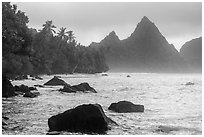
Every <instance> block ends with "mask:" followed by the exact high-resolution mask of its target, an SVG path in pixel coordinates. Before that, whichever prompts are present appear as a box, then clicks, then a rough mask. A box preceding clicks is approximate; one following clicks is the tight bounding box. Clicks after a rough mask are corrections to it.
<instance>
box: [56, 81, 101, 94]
mask: <svg viewBox="0 0 204 137" xmlns="http://www.w3.org/2000/svg"><path fill="white" fill-rule="evenodd" d="M59 91H62V92H68V93H75V92H77V91H81V92H87V91H90V92H93V93H97V92H96V90H95V89H94V88H93V87H91V86H90V85H89V84H88V83H81V84H78V85H74V86H69V85H65V86H64V88H62V89H60V90H59Z"/></svg>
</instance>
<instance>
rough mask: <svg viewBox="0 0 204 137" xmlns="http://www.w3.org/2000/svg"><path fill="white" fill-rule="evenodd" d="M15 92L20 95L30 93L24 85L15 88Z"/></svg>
mask: <svg viewBox="0 0 204 137" xmlns="http://www.w3.org/2000/svg"><path fill="white" fill-rule="evenodd" d="M15 91H17V92H22V93H27V92H30V89H29V87H28V86H25V85H23V84H22V85H20V86H15Z"/></svg>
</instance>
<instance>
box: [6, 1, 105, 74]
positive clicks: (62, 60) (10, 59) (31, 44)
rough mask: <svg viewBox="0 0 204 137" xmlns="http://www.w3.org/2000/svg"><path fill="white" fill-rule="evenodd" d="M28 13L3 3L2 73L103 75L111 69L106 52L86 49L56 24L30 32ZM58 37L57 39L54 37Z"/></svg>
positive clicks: (47, 22)
mask: <svg viewBox="0 0 204 137" xmlns="http://www.w3.org/2000/svg"><path fill="white" fill-rule="evenodd" d="M28 22H29V19H28V17H27V16H26V15H25V12H22V11H20V10H18V9H17V6H16V5H11V4H10V3H9V2H3V3H2V72H3V74H7V75H23V74H59V73H100V72H105V71H107V70H108V69H109V68H108V66H107V64H106V62H105V57H104V55H103V53H102V52H100V51H99V50H96V49H95V48H92V47H85V46H82V45H81V44H80V43H78V42H77V41H76V40H75V38H76V37H75V34H74V32H73V31H71V30H69V31H67V30H66V28H64V27H62V28H60V29H59V31H58V32H55V30H54V29H56V26H55V25H53V22H52V21H46V22H45V24H43V25H42V29H41V30H39V31H37V30H36V29H33V28H28V26H27V24H28ZM54 34H55V35H54Z"/></svg>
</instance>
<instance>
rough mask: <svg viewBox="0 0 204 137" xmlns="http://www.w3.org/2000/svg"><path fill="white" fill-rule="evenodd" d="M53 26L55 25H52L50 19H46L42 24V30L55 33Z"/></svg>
mask: <svg viewBox="0 0 204 137" xmlns="http://www.w3.org/2000/svg"><path fill="white" fill-rule="evenodd" d="M53 28H56V26H55V25H52V20H50V21H46V22H45V24H43V30H44V31H46V32H51V33H52V32H54V33H56V32H55V30H54V29H53Z"/></svg>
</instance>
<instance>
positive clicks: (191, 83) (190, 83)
mask: <svg viewBox="0 0 204 137" xmlns="http://www.w3.org/2000/svg"><path fill="white" fill-rule="evenodd" d="M185 85H186V86H189V85H195V83H193V82H187V83H186V84H185Z"/></svg>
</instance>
